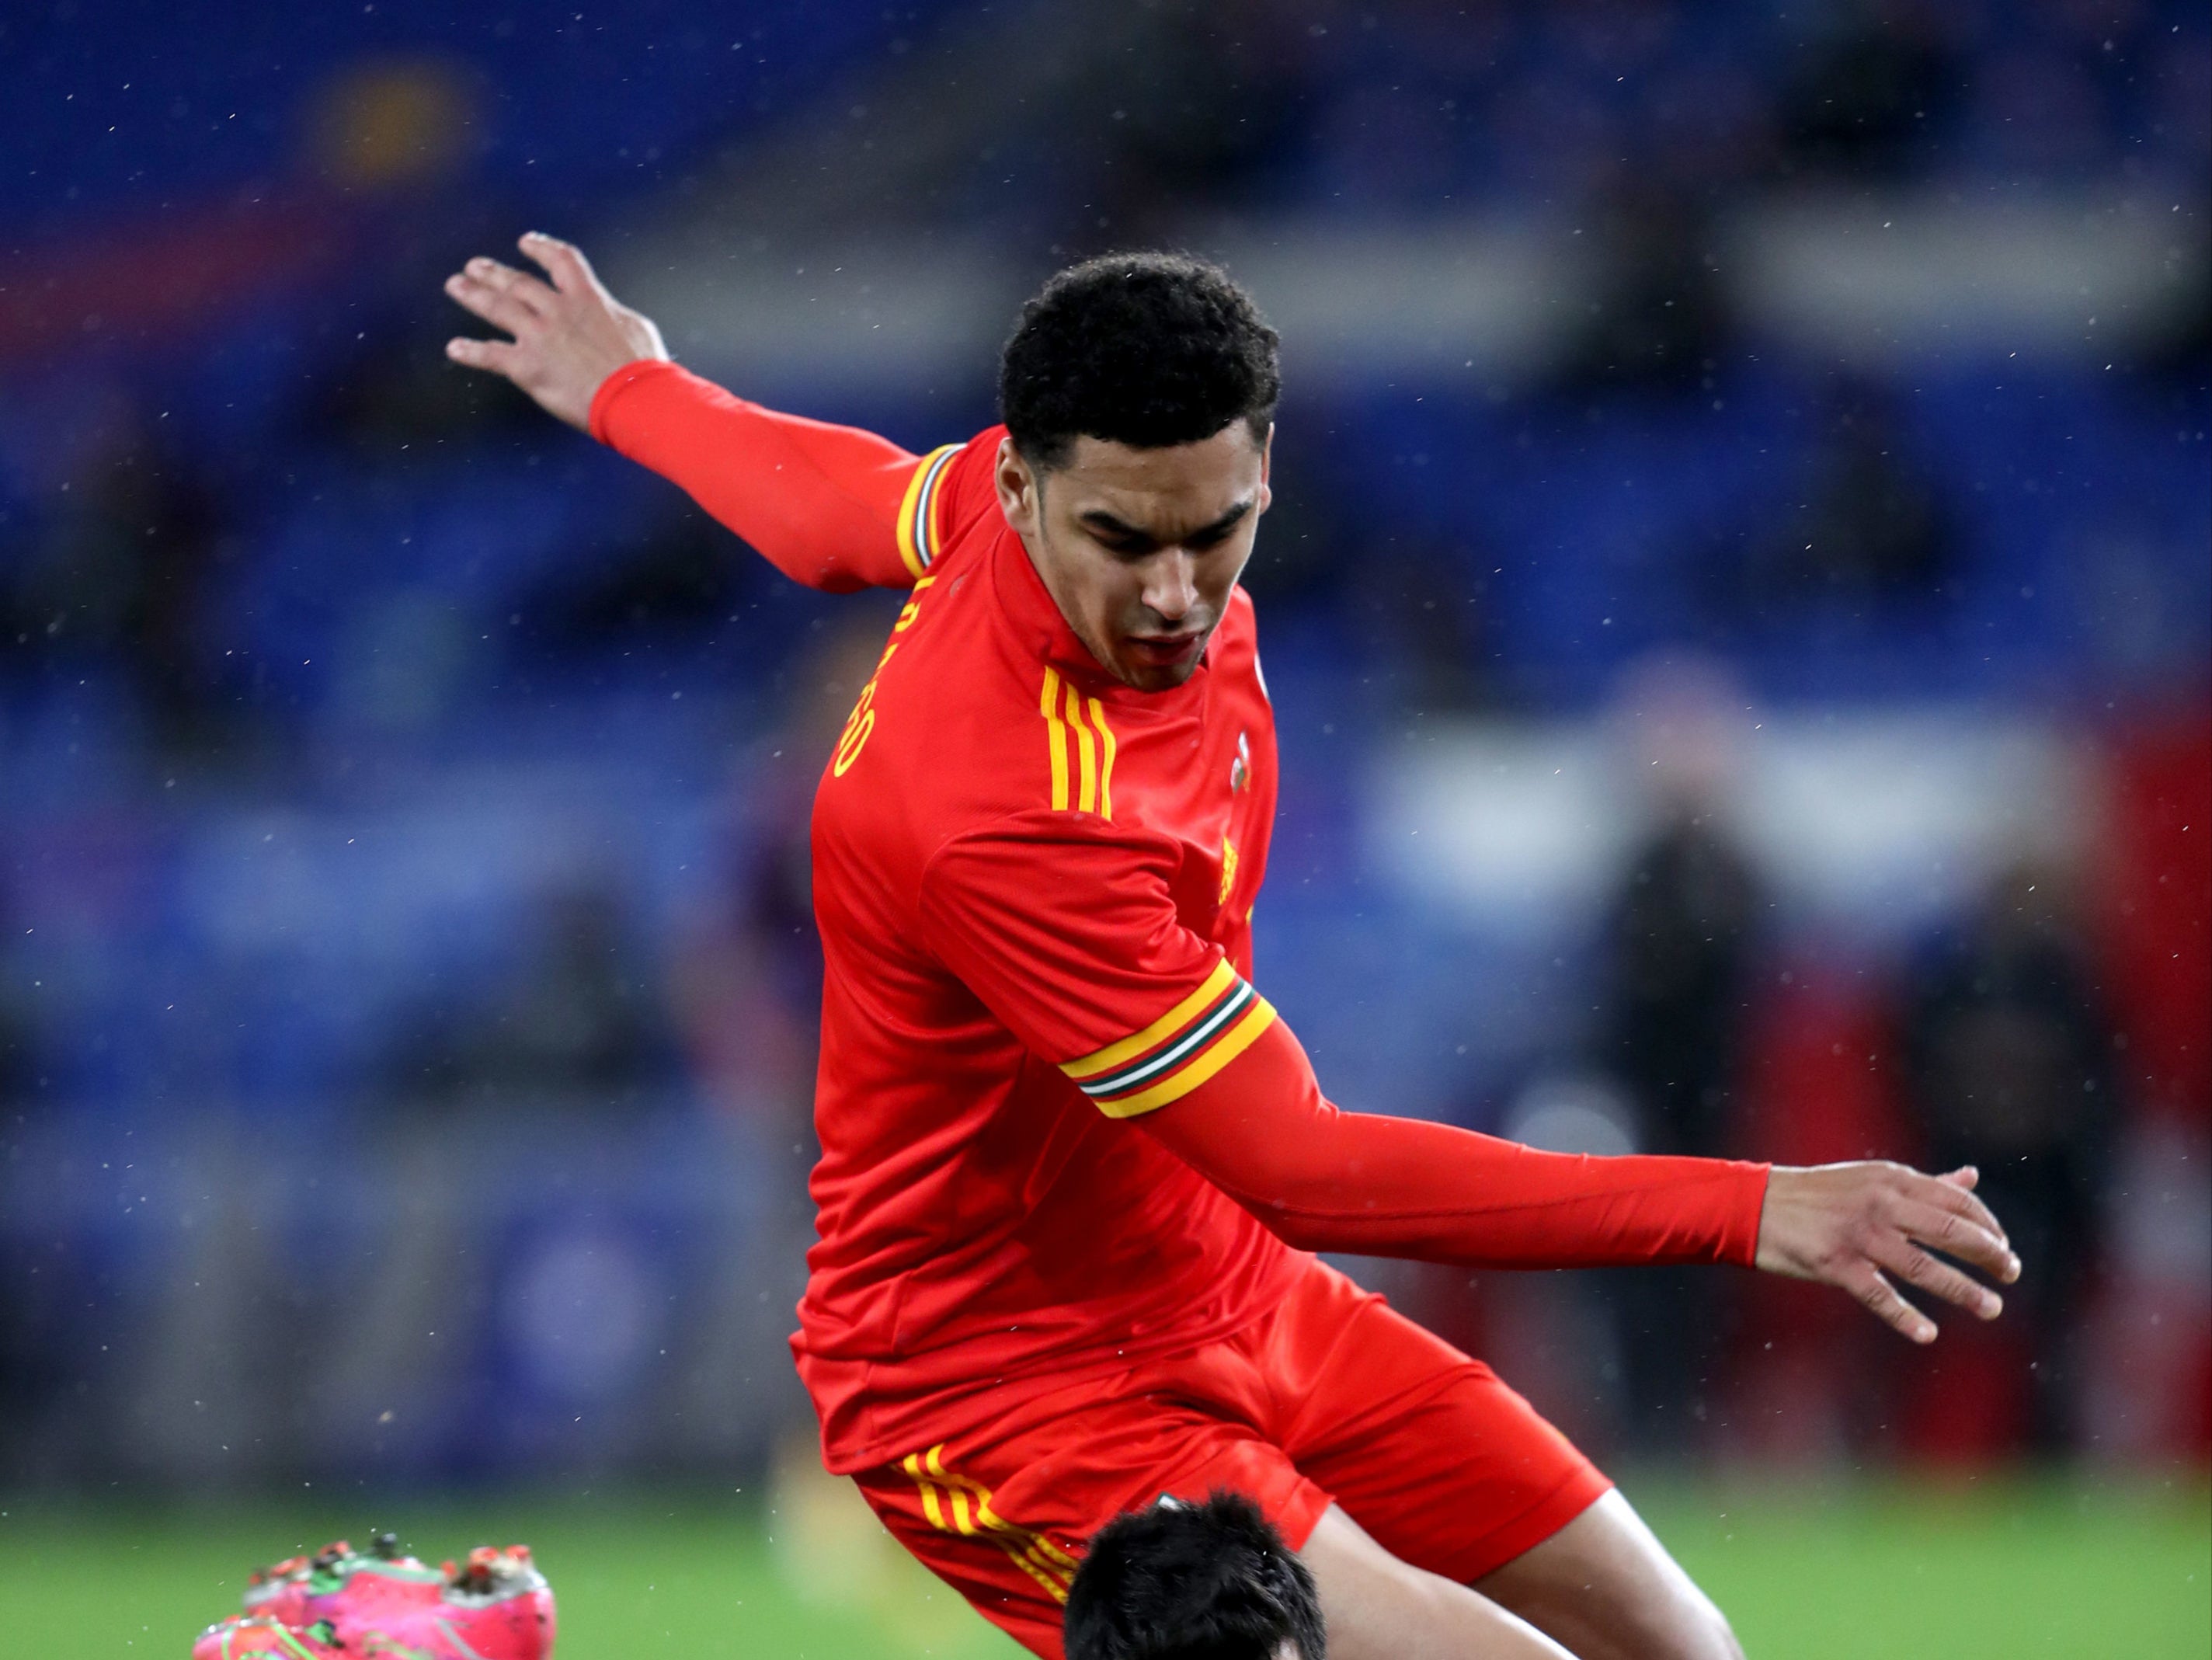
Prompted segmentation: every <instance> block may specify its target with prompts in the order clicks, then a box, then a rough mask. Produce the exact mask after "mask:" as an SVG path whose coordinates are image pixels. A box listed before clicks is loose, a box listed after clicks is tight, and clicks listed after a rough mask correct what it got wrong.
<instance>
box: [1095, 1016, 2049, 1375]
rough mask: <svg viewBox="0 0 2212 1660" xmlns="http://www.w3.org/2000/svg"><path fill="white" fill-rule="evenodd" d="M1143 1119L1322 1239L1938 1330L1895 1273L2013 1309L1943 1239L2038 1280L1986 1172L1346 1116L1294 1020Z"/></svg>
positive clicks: (1325, 1245) (1959, 1299)
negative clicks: (1749, 1297) (1783, 1278)
mask: <svg viewBox="0 0 2212 1660" xmlns="http://www.w3.org/2000/svg"><path fill="white" fill-rule="evenodd" d="M1138 1122H1139V1123H1141V1124H1142V1125H1144V1127H1145V1128H1147V1129H1148V1130H1150V1131H1151V1132H1152V1134H1154V1135H1155V1136H1157V1137H1158V1139H1159V1140H1161V1141H1162V1142H1163V1143H1164V1144H1165V1145H1166V1146H1168V1147H1169V1148H1170V1150H1171V1151H1173V1152H1176V1154H1177V1155H1178V1156H1180V1157H1181V1158H1183V1159H1184V1160H1185V1162H1187V1163H1188V1164H1191V1165H1193V1166H1194V1168H1195V1169H1197V1170H1198V1171H1200V1173H1201V1174H1202V1175H1204V1176H1205V1177H1207V1179H1208V1180H1210V1181H1212V1183H1214V1184H1215V1185H1216V1186H1218V1187H1220V1188H1222V1189H1224V1190H1225V1191H1226V1192H1228V1193H1229V1194H1230V1195H1231V1196H1233V1197H1234V1198H1236V1199H1237V1201H1238V1202H1240V1203H1241V1204H1243V1205H1244V1206H1245V1207H1246V1208H1247V1209H1249V1210H1250V1211H1252V1212H1253V1213H1255V1215H1257V1216H1259V1217H1260V1218H1261V1220H1263V1221H1265V1222H1267V1223H1268V1225H1270V1226H1272V1227H1273V1228H1274V1229H1275V1231H1277V1232H1279V1233H1280V1234H1281V1235H1282V1236H1283V1237H1285V1238H1286V1239H1288V1240H1289V1241H1290V1242H1291V1243H1293V1244H1297V1245H1302V1246H1304V1247H1306V1248H1307V1249H1310V1250H1349V1251H1358V1252H1363V1253H1367V1254H1371V1255H1378V1256H1417V1257H1425V1258H1430V1259H1435V1260H1442V1261H1445V1262H1463V1263H1467V1264H1469V1265H1470V1266H1486V1267H1506V1268H1574V1267H1603V1266H1607V1265H1616V1266H1618V1265H1626V1264H1632V1263H1648V1262H1736V1263H1740V1264H1743V1265H1745V1266H1756V1267H1759V1268H1765V1269H1767V1270H1769V1271H1770V1272H1773V1273H1778V1274H1791V1275H1794V1276H1796V1277H1797V1278H1800V1279H1807V1280H1821V1281H1824V1282H1826V1283H1827V1284H1830V1285H1834V1286H1841V1287H1842V1288H1844V1290H1846V1291H1849V1292H1851V1294H1852V1295H1854V1296H1855V1297H1857V1298H1859V1300H1860V1301H1861V1302H1863V1303H1864V1304H1866V1305H1867V1306H1868V1307H1869V1309H1871V1310H1873V1311H1874V1312H1875V1314H1876V1315H1877V1316H1880V1317H1881V1319H1883V1320H1885V1321H1887V1323H1889V1324H1891V1325H1893V1326H1894V1327H1895V1328H1896V1329H1898V1330H1899V1331H1900V1332H1902V1333H1904V1334H1905V1335H1906V1336H1907V1337H1910V1338H1911V1339H1912V1340H1913V1341H1916V1342H1923V1343H1924V1342H1928V1341H1931V1340H1932V1339H1933V1338H1934V1337H1935V1335H1936V1326H1935V1323H1934V1322H1933V1321H1931V1320H1929V1318H1928V1316H1926V1315H1924V1314H1923V1313H1921V1312H1920V1310H1917V1309H1916V1308H1914V1307H1913V1306H1912V1305H1911V1304H1910V1303H1908V1302H1906V1301H1905V1298H1903V1297H1902V1296H1900V1295H1899V1292H1898V1291H1897V1288H1896V1284H1895V1283H1894V1282H1895V1281H1900V1280H1901V1281H1902V1282H1904V1283H1905V1284H1907V1285H1910V1286H1913V1287H1914V1288H1915V1289H1917V1290H1919V1291H1922V1292H1927V1293H1929V1295H1931V1296H1935V1297H1938V1298H1942V1299H1943V1300H1944V1301H1946V1302H1949V1303H1954V1304H1958V1305H1960V1307H1962V1308H1965V1309H1967V1310H1970V1311H1971V1312H1972V1313H1974V1314H1977V1315H1978V1316H1981V1317H1982V1318H1983V1319H1985V1320H1990V1319H1995V1318H1996V1316H1997V1314H1998V1312H1999V1311H2000V1310H2001V1309H2002V1306H2003V1304H2002V1301H2001V1300H2000V1299H1999V1298H1998V1297H1997V1295H1996V1292H1992V1291H1990V1289H1989V1288H1988V1287H1986V1286H1983V1285H1981V1284H1979V1283H1978V1282H1977V1281H1975V1280H1972V1279H1970V1278H1969V1277H1968V1276H1967V1275H1966V1274H1963V1273H1961V1272H1960V1270H1959V1269H1957V1268H1954V1267H1952V1266H1951V1265H1950V1264H1948V1263H1947V1262H1943V1261H1942V1260H1941V1259H1940V1258H1938V1257H1937V1256H1935V1255H1934V1254H1933V1253H1934V1252H1935V1251H1942V1252H1943V1253H1945V1254H1946V1255H1948V1256H1952V1257H1954V1258H1956V1259H1957V1260H1958V1261H1960V1262H1965V1263H1967V1264H1969V1265H1971V1266H1972V1267H1974V1268H1978V1269H1980V1270H1981V1271H1982V1272H1984V1273H1985V1274H1989V1275H1990V1277H1992V1278H1993V1279H1996V1280H2001V1281H2004V1282H2009V1281H2011V1280H2015V1279H2017V1278H2018V1277H2019V1274H2020V1262H2019V1259H2018V1258H2016V1257H2015V1256H2014V1255H2013V1253H2012V1250H2011V1247H2010V1245H2009V1243H2008V1242H2007V1241H2006V1239H2005V1237H2004V1232H2003V1230H2002V1228H2001V1227H2000V1226H1999V1225H1998V1224H1997V1220H1996V1217H1994V1216H1992V1215H1991V1214H1990V1212H1989V1209H1988V1207H1986V1206H1984V1204H1983V1203H1982V1202H1981V1201H1980V1200H1978V1199H1977V1198H1975V1197H1974V1195H1973V1194H1972V1191H1971V1189H1972V1186H1973V1181H1974V1177H1973V1174H1972V1171H1958V1172H1955V1173H1954V1174H1953V1175H1951V1176H1948V1177H1931V1176H1923V1175H1922V1174H1921V1173H1920V1172H1919V1171H1913V1170H1908V1169H1906V1168H1905V1166H1903V1165H1901V1164H1879V1163H1873V1162H1869V1163H1863V1164H1830V1165H1824V1166H1821V1167H1820V1168H1818V1169H1814V1170H1796V1169H1790V1168H1786V1167H1784V1168H1775V1169H1769V1168H1768V1167H1766V1166H1765V1165H1759V1164H1739V1163H1736V1162H1734V1161H1730V1160H1726V1159H1718V1158H1664V1157H1650V1156H1638V1155H1631V1156H1628V1157H1623V1158H1591V1157H1588V1156H1585V1155H1576V1154H1565V1153H1553V1152H1540V1151H1538V1150H1536V1149H1534V1148H1532V1147H1525V1146H1519V1145H1517V1144H1516V1143H1514V1142H1510V1141H1501V1140H1496V1139H1494V1138H1492V1137H1490V1136H1486V1135H1477V1134H1473V1133H1471V1132H1469V1131H1466V1130H1461V1129H1456V1128H1452V1127H1451V1126H1449V1125H1446V1124H1431V1123H1426V1122H1420V1121H1418V1120H1413V1119H1405V1118H1387V1117H1382V1116H1374V1115H1370V1114H1364V1113H1345V1112H1340V1111H1339V1110H1338V1109H1337V1108H1336V1107H1335V1106H1334V1105H1333V1104H1330V1103H1329V1102H1328V1100H1327V1099H1326V1098H1323V1097H1322V1093H1321V1089H1320V1085H1318V1084H1317V1083H1316V1081H1315V1080H1314V1078H1313V1071H1312V1067H1311V1065H1310V1063H1309V1062H1308V1061H1307V1060H1306V1056H1305V1051H1304V1049H1303V1048H1301V1047H1300V1046H1299V1044H1298V1043H1297V1039H1296V1038H1295V1037H1292V1036H1291V1033H1290V1032H1289V1031H1288V1030H1287V1029H1286V1028H1285V1027H1284V1026H1283V1025H1281V1024H1280V1022H1276V1023H1274V1024H1273V1025H1272V1026H1271V1027H1270V1028H1269V1029H1268V1030H1267V1031H1265V1032H1263V1033H1262V1034H1261V1036H1260V1037H1258V1038H1257V1039H1255V1041H1254V1042H1253V1043H1251V1045H1250V1046H1249V1049H1248V1050H1247V1051H1246V1052H1245V1053H1244V1054H1243V1055H1239V1056H1238V1057H1237V1058H1236V1059H1235V1060H1234V1061H1231V1063H1230V1064H1229V1065H1227V1066H1226V1067H1224V1068H1222V1070H1221V1071H1220V1072H1219V1073H1217V1074H1215V1075H1214V1076H1213V1077H1212V1078H1211V1079H1208V1080H1206V1082H1204V1083H1202V1084H1200V1085H1199V1086H1198V1087H1197V1088H1196V1089H1194V1090H1193V1091H1190V1093H1189V1094H1188V1095H1187V1096H1184V1097H1183V1098H1181V1099H1179V1100H1177V1101H1176V1102H1175V1103H1174V1104H1171V1105H1168V1106H1165V1107H1164V1108H1162V1109H1161V1110H1159V1111H1158V1112H1157V1113H1154V1114H1151V1115H1148V1116H1145V1117H1142V1118H1140V1119H1139V1121H1138Z"/></svg>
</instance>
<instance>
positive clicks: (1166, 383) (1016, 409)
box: [999, 253, 1282, 471]
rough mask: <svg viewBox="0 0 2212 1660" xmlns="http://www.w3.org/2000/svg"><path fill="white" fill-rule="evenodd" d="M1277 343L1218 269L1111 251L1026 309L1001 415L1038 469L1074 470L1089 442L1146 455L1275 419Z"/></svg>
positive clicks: (1076, 268) (1263, 428)
mask: <svg viewBox="0 0 2212 1660" xmlns="http://www.w3.org/2000/svg"><path fill="white" fill-rule="evenodd" d="M1276 344H1277V342H1276V337H1275V331H1274V330H1273V329H1271V328H1269V327H1268V326H1267V319H1265V318H1263V317H1261V315H1260V311H1259V307H1256V306H1255V305H1254V304H1253V303H1252V296H1251V295H1249V294H1247V293H1245V292H1244V290H1243V289H1241V288H1239V287H1237V284H1236V283H1235V282H1233V281H1232V280H1231V278H1230V277H1229V274H1228V273H1227V272H1225V271H1223V270H1222V269H1221V268H1220V267H1219V266H1218V265H1208V264H1207V263H1206V261H1205V260H1203V259H1194V258H1191V257H1190V256H1189V255H1188V254H1183V253H1109V254H1103V255H1101V256H1100V257H1099V258H1096V259H1086V260H1085V261H1084V262H1083V263H1082V264H1081V265H1070V266H1069V267H1068V268H1067V269H1066V271H1061V272H1060V273H1059V274H1058V275H1057V276H1055V277H1053V278H1052V279H1051V280H1050V281H1049V282H1048V283H1046V284H1045V285H1044V287H1043V288H1042V289H1040V290H1038V292H1037V295H1036V298H1035V299H1033V300H1031V301H1030V302H1029V303H1028V304H1027V305H1025V306H1024V307H1022V316H1021V321H1020V322H1019V323H1018V324H1017V325H1015V328H1014V332H1013V334H1012V337H1010V338H1009V339H1008V340H1007V342H1006V350H1005V351H1004V352H1003V353H1002V354H1001V355H1000V359H999V413H1000V418H1001V419H1003V420H1004V421H1005V422H1006V429H1007V430H1008V431H1009V432H1011V433H1012V435H1013V439H1014V447H1016V448H1017V449H1018V450H1019V451H1020V452H1021V453H1022V455H1023V457H1024V459H1026V460H1027V461H1028V462H1029V463H1030V465H1032V466H1036V467H1040V468H1043V469H1046V470H1048V471H1049V470H1050V469H1052V468H1054V467H1058V466H1061V465H1065V464H1066V460H1067V456H1068V452H1069V450H1070V449H1071V448H1072V447H1073V445H1074V442H1075V441H1076V439H1077V438H1079V437H1085V436H1087V437H1091V438H1103V439H1105V440H1107V441H1109V442H1113V443H1117V444H1127V445H1129V446H1131V447H1133V448H1136V449H1160V448H1164V447H1168V446H1170V445H1174V444H1192V443H1196V442H1197V441H1200V439H1205V438H1211V437H1212V436H1213V435H1214V434H1216V433H1217V432H1219V431H1220V430H1221V429H1223V428H1224V427H1226V426H1227V425H1228V424H1229V423H1231V421H1234V420H1237V419H1238V418H1239V417H1242V418H1243V420H1244V421H1245V423H1247V424H1248V425H1249V426H1250V428H1251V429H1252V436H1253V438H1254V440H1255V441H1264V440H1265V439H1266V437H1267V425H1268V423H1269V422H1271V421H1272V420H1273V419H1274V414H1275V400H1276V398H1278V397H1279V395H1280V393H1281V392H1282V376H1281V374H1280V373H1279V371H1278V369H1277V368H1276V363H1275V347H1276Z"/></svg>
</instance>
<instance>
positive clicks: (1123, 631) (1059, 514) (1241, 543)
mask: <svg viewBox="0 0 2212 1660" xmlns="http://www.w3.org/2000/svg"><path fill="white" fill-rule="evenodd" d="M1273 437H1274V434H1273V429H1270V430H1269V433H1268V435H1267V439H1266V440H1265V441H1255V440H1254V438H1253V436H1252V430H1251V429H1250V428H1249V426H1248V425H1246V424H1245V423H1243V421H1232V422H1231V423H1229V424H1228V425H1227V426H1226V427H1225V428H1223V429H1221V430H1220V431H1219V432H1217V433H1216V434H1214V435H1213V436H1212V437H1211V438H1206V439H1201V440H1200V441H1198V442H1197V443H1195V444H1176V445H1174V446H1172V447H1168V448H1164V449H1132V448H1131V447H1129V446H1128V445H1127V444H1113V443H1108V442H1107V441H1105V440H1103V439H1099V438H1079V439H1077V440H1076V441H1075V447H1074V449H1073V452H1072V453H1070V454H1069V456H1068V459H1067V461H1066V465H1062V466H1058V467H1054V468H1053V469H1052V470H1051V471H1048V472H1039V471H1036V470H1035V469H1033V468H1031V467H1030V465H1029V463H1028V462H1026V461H1024V459H1022V457H1021V455H1020V453H1018V451H1016V449H1015V448H1014V446H1013V442H1012V440H1011V439H1010V440H1007V441H1006V442H1004V443H1002V444H1001V445H1000V447H999V472H998V484H999V504H1000V506H1001V507H1002V508H1005V509H1006V521H1007V523H1009V524H1011V525H1012V526H1013V527H1014V529H1015V531H1016V532H1018V533H1019V534H1020V536H1021V538H1022V541H1023V544H1024V545H1025V546H1026V547H1027V548H1028V549H1029V552H1030V562H1032V563H1033V564H1035V565H1036V570H1037V575H1039V576H1041V577H1042V578H1043V579H1044V585H1045V588H1046V591H1047V592H1048V593H1050V594H1051V595H1052V597H1053V601H1054V604H1056V605H1059V607H1060V615H1061V616H1063V617H1066V619H1067V624H1068V626H1069V627H1070V628H1072V629H1074V630H1075V635H1076V638H1078V639H1079V640H1080V641H1082V642H1083V643H1084V644H1085V646H1087V647H1088V648H1090V650H1091V655H1092V656H1093V657H1096V658H1097V660H1099V662H1100V663H1101V664H1103V666H1105V668H1106V670H1107V672H1109V673H1110V674H1112V675H1113V676H1114V677H1115V678H1116V679H1118V680H1123V681H1126V682H1127V683H1128V684H1130V685H1133V686H1134V687H1136V688H1137V690H1139V691H1165V690H1168V689H1169V688H1170V687H1171V686H1179V685H1181V684H1182V683H1183V682H1184V681H1186V680H1188V679H1189V678H1190V677H1191V674H1192V672H1194V670H1195V669H1196V668H1197V667H1198V663H1199V659H1200V657H1202V656H1203V655H1204V654H1205V652H1206V642H1207V641H1208V640H1209V639H1211V638H1212V635H1213V630H1214V629H1216V628H1217V627H1218V626H1219V624H1220V622H1221V618H1222V616H1223V614H1224V613H1225V611H1227V610H1228V607H1229V591H1230V590H1231V588H1233V587H1236V586H1237V576H1238V575H1239V574H1240V573H1241V572H1242V571H1243V569H1244V562H1245V561H1246V560H1248V559H1249V558H1250V557H1251V556H1252V538H1253V534H1254V532H1255V531H1257V529H1258V528H1259V523H1260V515H1261V514H1263V513H1265V512H1266V511H1267V502H1268V500H1269V497H1268V493H1267V454H1268V450H1269V448H1270V447H1271V445H1272V444H1273Z"/></svg>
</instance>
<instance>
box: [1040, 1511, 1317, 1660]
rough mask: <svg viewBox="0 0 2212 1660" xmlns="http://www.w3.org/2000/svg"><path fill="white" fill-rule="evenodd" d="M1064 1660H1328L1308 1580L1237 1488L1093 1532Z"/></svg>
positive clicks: (1075, 1588)
mask: <svg viewBox="0 0 2212 1660" xmlns="http://www.w3.org/2000/svg"><path fill="white" fill-rule="evenodd" d="M1066 1644H1067V1660H1326V1657H1327V1655H1328V1633H1326V1631H1325V1630H1324V1629H1323V1627H1322V1617H1321V1602H1320V1600H1319V1598H1318V1597H1317V1596H1316V1595H1315V1592H1314V1583H1313V1575H1311V1574H1310V1573H1309V1572H1306V1566H1305V1564H1304V1563H1303V1562H1301V1561H1299V1560H1298V1559H1297V1554H1295V1553H1294V1552H1292V1551H1291V1549H1290V1548H1289V1547H1288V1546H1286V1545H1285V1544H1284V1543H1283V1540H1282V1535H1279V1534H1278V1533H1277V1532H1276V1531H1275V1530H1274V1529H1273V1528H1272V1527H1270V1526H1269V1525H1268V1524H1267V1517H1264V1516H1262V1515H1261V1514H1260V1507H1259V1506H1258V1505H1255V1504H1254V1503H1253V1502H1252V1501H1251V1500H1250V1499H1248V1498H1246V1497H1245V1496H1244V1495H1243V1493H1221V1492H1216V1493H1212V1494H1211V1495H1210V1496H1209V1497H1207V1498H1206V1499H1205V1501H1204V1502H1203V1503H1199V1504H1184V1503H1182V1502H1181V1501H1179V1500H1177V1499H1171V1498H1164V1499H1161V1500H1160V1501H1159V1503H1158V1504H1156V1505H1152V1506H1151V1507H1150V1508H1149V1509H1146V1510H1141V1511H1131V1512H1130V1513H1129V1514H1128V1515H1127V1516H1117V1517H1115V1518H1114V1519H1113V1520H1112V1521H1111V1522H1109V1523H1107V1524H1106V1525H1105V1526H1104V1527H1103V1528H1101V1529H1099V1530H1098V1531H1097V1533H1096V1534H1094V1535H1091V1545H1090V1548H1089V1549H1087V1550H1086V1551H1085V1553H1084V1555H1083V1566H1081V1567H1079V1568H1078V1569H1077V1570H1076V1571H1075V1583H1074V1584H1073V1585H1071V1586H1069V1587H1068V1591H1067V1620H1066Z"/></svg>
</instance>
